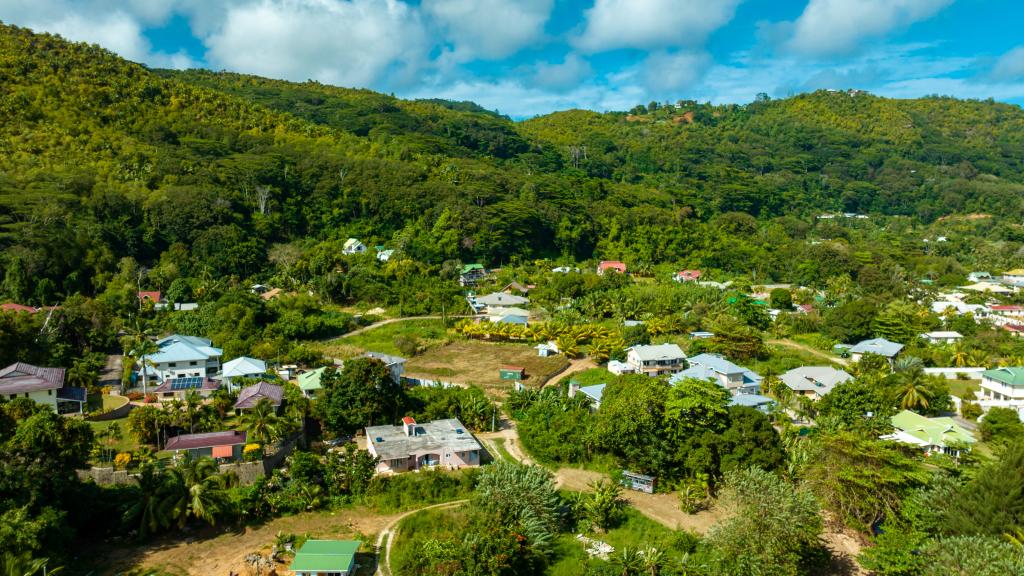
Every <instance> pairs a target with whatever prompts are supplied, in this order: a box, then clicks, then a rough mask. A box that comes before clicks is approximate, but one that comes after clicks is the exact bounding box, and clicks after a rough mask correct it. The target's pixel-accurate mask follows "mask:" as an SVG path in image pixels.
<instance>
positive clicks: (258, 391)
mask: <svg viewBox="0 0 1024 576" xmlns="http://www.w3.org/2000/svg"><path fill="white" fill-rule="evenodd" d="M264 398H266V399H267V400H270V404H271V405H273V406H280V405H281V400H282V399H283V398H284V388H282V387H281V386H278V385H276V384H271V383H269V382H259V383H256V384H253V385H252V386H247V387H245V388H243V389H242V391H241V392H239V393H238V401H237V402H235V408H237V409H240V410H244V409H248V408H253V407H255V406H256V404H258V403H259V401H260V400H262V399H264Z"/></svg>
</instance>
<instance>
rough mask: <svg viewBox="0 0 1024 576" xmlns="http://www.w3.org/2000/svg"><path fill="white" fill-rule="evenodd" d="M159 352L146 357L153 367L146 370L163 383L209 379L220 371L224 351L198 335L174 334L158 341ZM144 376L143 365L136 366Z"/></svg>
mask: <svg viewBox="0 0 1024 576" xmlns="http://www.w3.org/2000/svg"><path fill="white" fill-rule="evenodd" d="M156 345H157V347H159V348H160V351H159V352H156V353H154V354H150V355H149V356H147V357H146V361H147V362H151V363H152V364H151V366H150V367H149V368H148V369H147V370H146V373H147V375H148V376H149V379H150V381H154V382H163V381H166V380H177V379H179V378H207V377H212V376H214V375H216V374H217V373H218V372H219V371H220V359H221V356H223V355H224V351H223V350H221V349H220V348H215V347H214V346H213V342H212V341H210V340H208V339H206V338H201V337H199V336H182V335H181V334H172V335H171V336H167V337H166V338H161V339H160V340H157V341H156ZM136 369H137V370H138V371H139V377H140V378H141V376H142V364H141V363H139V364H138V365H137V366H136Z"/></svg>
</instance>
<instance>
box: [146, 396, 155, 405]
mask: <svg viewBox="0 0 1024 576" xmlns="http://www.w3.org/2000/svg"><path fill="white" fill-rule="evenodd" d="M154 402H156V394H146V404H153V403H154Z"/></svg>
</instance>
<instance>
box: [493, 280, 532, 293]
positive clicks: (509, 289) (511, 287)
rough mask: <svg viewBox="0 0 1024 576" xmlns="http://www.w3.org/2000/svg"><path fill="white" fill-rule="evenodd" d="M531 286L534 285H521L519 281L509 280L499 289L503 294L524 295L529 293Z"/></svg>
mask: <svg viewBox="0 0 1024 576" xmlns="http://www.w3.org/2000/svg"><path fill="white" fill-rule="evenodd" d="M533 288H534V286H533V285H532V284H531V285H529V286H523V285H522V284H520V283H519V282H511V283H509V284H507V285H506V286H505V287H504V288H502V289H501V291H502V292H504V293H505V294H522V295H523V296H525V295H527V294H529V293H530V290H532V289H533Z"/></svg>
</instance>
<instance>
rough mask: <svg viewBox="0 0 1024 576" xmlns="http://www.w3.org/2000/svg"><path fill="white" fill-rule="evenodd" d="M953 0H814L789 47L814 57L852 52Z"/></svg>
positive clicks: (795, 26)
mask: <svg viewBox="0 0 1024 576" xmlns="http://www.w3.org/2000/svg"><path fill="white" fill-rule="evenodd" d="M952 3H953V0H857V1H853V0H810V2H809V3H808V4H807V7H806V8H805V9H804V11H803V14H801V15H800V17H799V18H797V20H796V22H794V23H791V25H789V23H786V24H785V26H786V28H787V29H789V30H791V33H792V37H791V38H789V39H788V41H786V42H785V44H784V46H785V48H787V49H789V50H791V51H793V52H795V53H799V54H805V55H810V56H835V55H842V54H849V53H851V52H854V51H855V50H856V49H857V48H859V47H860V43H861V41H862V40H865V39H868V38H875V37H880V36H883V35H885V34H887V33H889V32H891V31H893V30H896V29H899V28H903V27H906V26H909V25H911V24H913V23H914V22H918V21H920V20H925V19H928V18H930V17H932V16H934V15H935V14H936V13H937V12H938V11H939V10H942V9H943V8H945V7H946V6H948V5H950V4H952Z"/></svg>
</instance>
